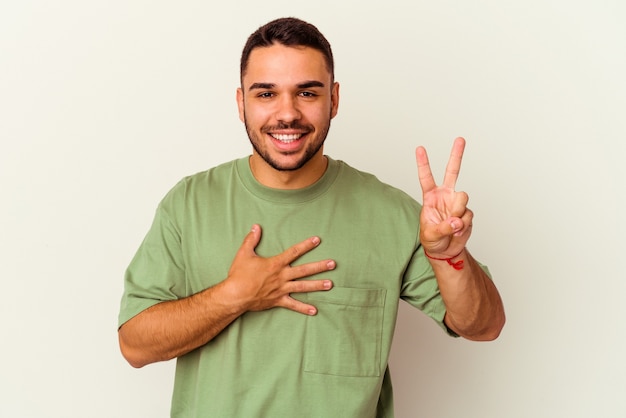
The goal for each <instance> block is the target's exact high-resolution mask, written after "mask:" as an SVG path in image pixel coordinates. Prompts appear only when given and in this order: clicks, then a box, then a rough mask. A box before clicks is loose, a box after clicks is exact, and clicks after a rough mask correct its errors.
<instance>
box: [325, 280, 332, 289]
mask: <svg viewBox="0 0 626 418" xmlns="http://www.w3.org/2000/svg"><path fill="white" fill-rule="evenodd" d="M331 287H333V282H331V281H330V280H324V289H330V288H331Z"/></svg>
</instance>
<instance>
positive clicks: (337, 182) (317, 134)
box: [119, 18, 504, 418]
mask: <svg viewBox="0 0 626 418" xmlns="http://www.w3.org/2000/svg"><path fill="white" fill-rule="evenodd" d="M333 74H334V70H333V57H332V52H331V48H330V45H329V43H328V41H327V40H326V39H325V38H324V37H323V35H322V34H321V33H319V31H318V30H317V29H316V28H315V27H314V26H312V25H310V24H309V23H306V22H303V21H301V20H298V19H293V18H286V19H278V20H275V21H272V22H270V23H268V24H266V25H265V26H263V27H261V28H259V29H258V30H257V31H256V32H254V33H253V34H252V35H251V36H250V37H249V39H248V42H247V44H246V46H245V47H244V50H243V54H242V58H241V87H240V88H239V89H238V90H237V104H238V107H239V116H240V118H241V120H242V121H243V122H244V124H245V127H246V130H247V133H248V137H249V139H250V142H251V143H252V146H253V152H252V155H251V156H249V157H246V158H242V159H239V160H235V161H232V162H229V163H225V164H222V165H220V166H217V167H215V168H212V169H210V170H208V171H206V172H202V173H199V174H196V175H193V176H190V177H187V178H185V179H183V180H182V181H181V182H179V183H178V184H177V185H176V186H175V187H174V188H173V189H172V190H171V191H170V192H169V193H168V194H167V196H166V197H165V198H164V199H163V201H162V202H161V203H160V205H159V207H158V210H157V213H156V216H155V220H154V223H153V225H152V227H151V229H150V230H149V232H148V234H147V236H146V238H145V240H144V242H143V243H142V244H141V247H140V248H139V250H138V252H137V254H136V256H135V257H134V259H133V260H132V262H131V264H130V266H129V267H128V270H127V273H126V278H125V292H124V295H123V299H122V306H121V311H120V317H119V324H120V328H119V340H120V347H121V350H122V353H123V355H124V357H125V358H126V359H127V360H128V361H129V363H130V364H131V365H133V366H135V367H142V366H144V365H146V364H149V363H152V362H156V361H163V360H169V359H173V358H177V359H178V360H177V369H176V381H175V386H174V395H173V401H172V410H171V414H172V416H173V417H207V416H211V417H290V416H303V417H341V418H348V417H354V418H364V417H392V416H393V402H392V392H391V381H390V376H389V373H388V368H387V361H388V356H389V350H390V348H391V341H392V336H393V330H394V327H395V322H396V314H397V310H398V301H399V299H400V298H403V299H405V300H406V301H408V302H409V303H411V304H412V305H414V306H416V307H417V308H419V309H420V310H422V311H423V312H424V313H426V314H427V315H429V316H430V317H432V318H433V319H434V320H435V321H436V322H437V323H438V324H439V325H440V326H441V327H442V328H443V329H444V330H447V331H448V332H449V333H450V334H451V335H459V336H462V337H465V338H468V339H471V340H491V339H494V338H496V337H497V336H498V335H499V333H500V330H501V329H502V327H503V325H504V310H503V307H502V302H501V300H500V297H499V295H498V292H497V290H496V288H495V286H494V285H493V283H492V281H491V279H490V278H489V277H488V276H487V274H486V273H485V271H484V270H483V268H481V266H480V265H479V264H478V263H477V262H476V261H475V260H474V259H473V258H472V257H471V255H470V254H469V252H468V251H467V250H466V243H467V241H468V239H469V236H470V234H471V228H472V217H473V214H472V212H471V211H470V210H469V209H468V208H467V207H466V204H467V200H468V198H467V195H466V194H465V193H462V192H456V191H455V190H454V186H455V182H456V179H457V176H458V172H459V169H460V166H461V158H462V155H463V148H464V144H465V141H464V140H463V139H462V138H458V139H457V140H456V141H455V143H454V146H453V149H452V154H451V157H450V161H449V163H448V167H447V169H446V174H445V178H444V181H443V184H442V185H441V186H437V185H436V184H435V181H434V179H433V177H432V174H431V171H430V167H429V163H428V158H427V155H426V152H425V150H424V149H423V148H421V147H420V148H418V149H417V151H416V160H417V165H418V172H419V181H420V184H421V186H422V190H423V207H422V206H420V205H419V204H418V203H417V202H415V201H414V200H413V199H412V198H410V197H409V196H408V195H406V194H405V193H403V192H401V191H399V190H397V189H395V188H392V187H390V186H388V185H385V184H383V183H381V182H379V181H378V180H377V179H376V178H375V177H373V176H372V175H370V174H366V173H363V172H360V171H357V170H355V169H353V168H352V167H350V166H348V165H347V164H345V163H343V162H341V161H336V160H333V159H332V158H330V157H329V156H326V155H324V153H323V145H324V140H325V139H326V135H327V133H328V130H329V127H330V121H331V119H332V118H333V117H334V116H335V115H336V114H337V109H338V105H339V84H338V83H336V82H335V81H334V76H333ZM261 228H263V229H261ZM261 232H263V238H261ZM242 240H243V243H242Z"/></svg>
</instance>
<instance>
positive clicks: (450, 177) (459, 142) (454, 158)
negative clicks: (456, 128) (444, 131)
mask: <svg viewBox="0 0 626 418" xmlns="http://www.w3.org/2000/svg"><path fill="white" fill-rule="evenodd" d="M464 150H465V139H463V138H461V137H458V138H457V139H455V140H454V145H452V152H451V153H450V159H449V160H448V165H447V166H446V174H445V176H444V178H443V186H444V187H448V188H450V189H453V190H454V187H455V186H456V180H457V179H458V178H459V172H460V171H461V161H462V160H463V151H464Z"/></svg>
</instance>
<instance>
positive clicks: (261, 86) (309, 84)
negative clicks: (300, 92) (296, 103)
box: [248, 80, 324, 91]
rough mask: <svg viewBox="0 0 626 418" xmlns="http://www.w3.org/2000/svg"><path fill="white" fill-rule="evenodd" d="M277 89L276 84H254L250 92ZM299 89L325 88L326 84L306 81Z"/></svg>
mask: <svg viewBox="0 0 626 418" xmlns="http://www.w3.org/2000/svg"><path fill="white" fill-rule="evenodd" d="M274 87H276V84H274V83H252V84H251V85H250V88H248V91H252V90H268V89H273V88H274ZM297 87H298V88H299V89H309V88H311V87H324V83H322V82H321V81H317V80H310V81H304V82H302V83H300V84H298V85H297Z"/></svg>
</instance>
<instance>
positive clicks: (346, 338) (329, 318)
mask: <svg viewBox="0 0 626 418" xmlns="http://www.w3.org/2000/svg"><path fill="white" fill-rule="evenodd" d="M385 293H386V290H385V289H360V288H348V287H339V286H336V287H333V288H332V289H331V290H329V291H327V292H312V293H308V294H306V297H305V298H304V299H306V301H307V303H310V304H312V305H314V306H315V307H317V311H318V313H317V315H315V316H311V317H308V318H307V325H306V337H305V339H306V342H305V350H304V371H305V372H309V373H318V374H328V375H335V376H352V377H374V376H380V375H381V373H382V371H383V370H384V368H383V367H382V366H381V361H380V357H381V347H382V333H383V330H382V328H383V313H384V307H385Z"/></svg>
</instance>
